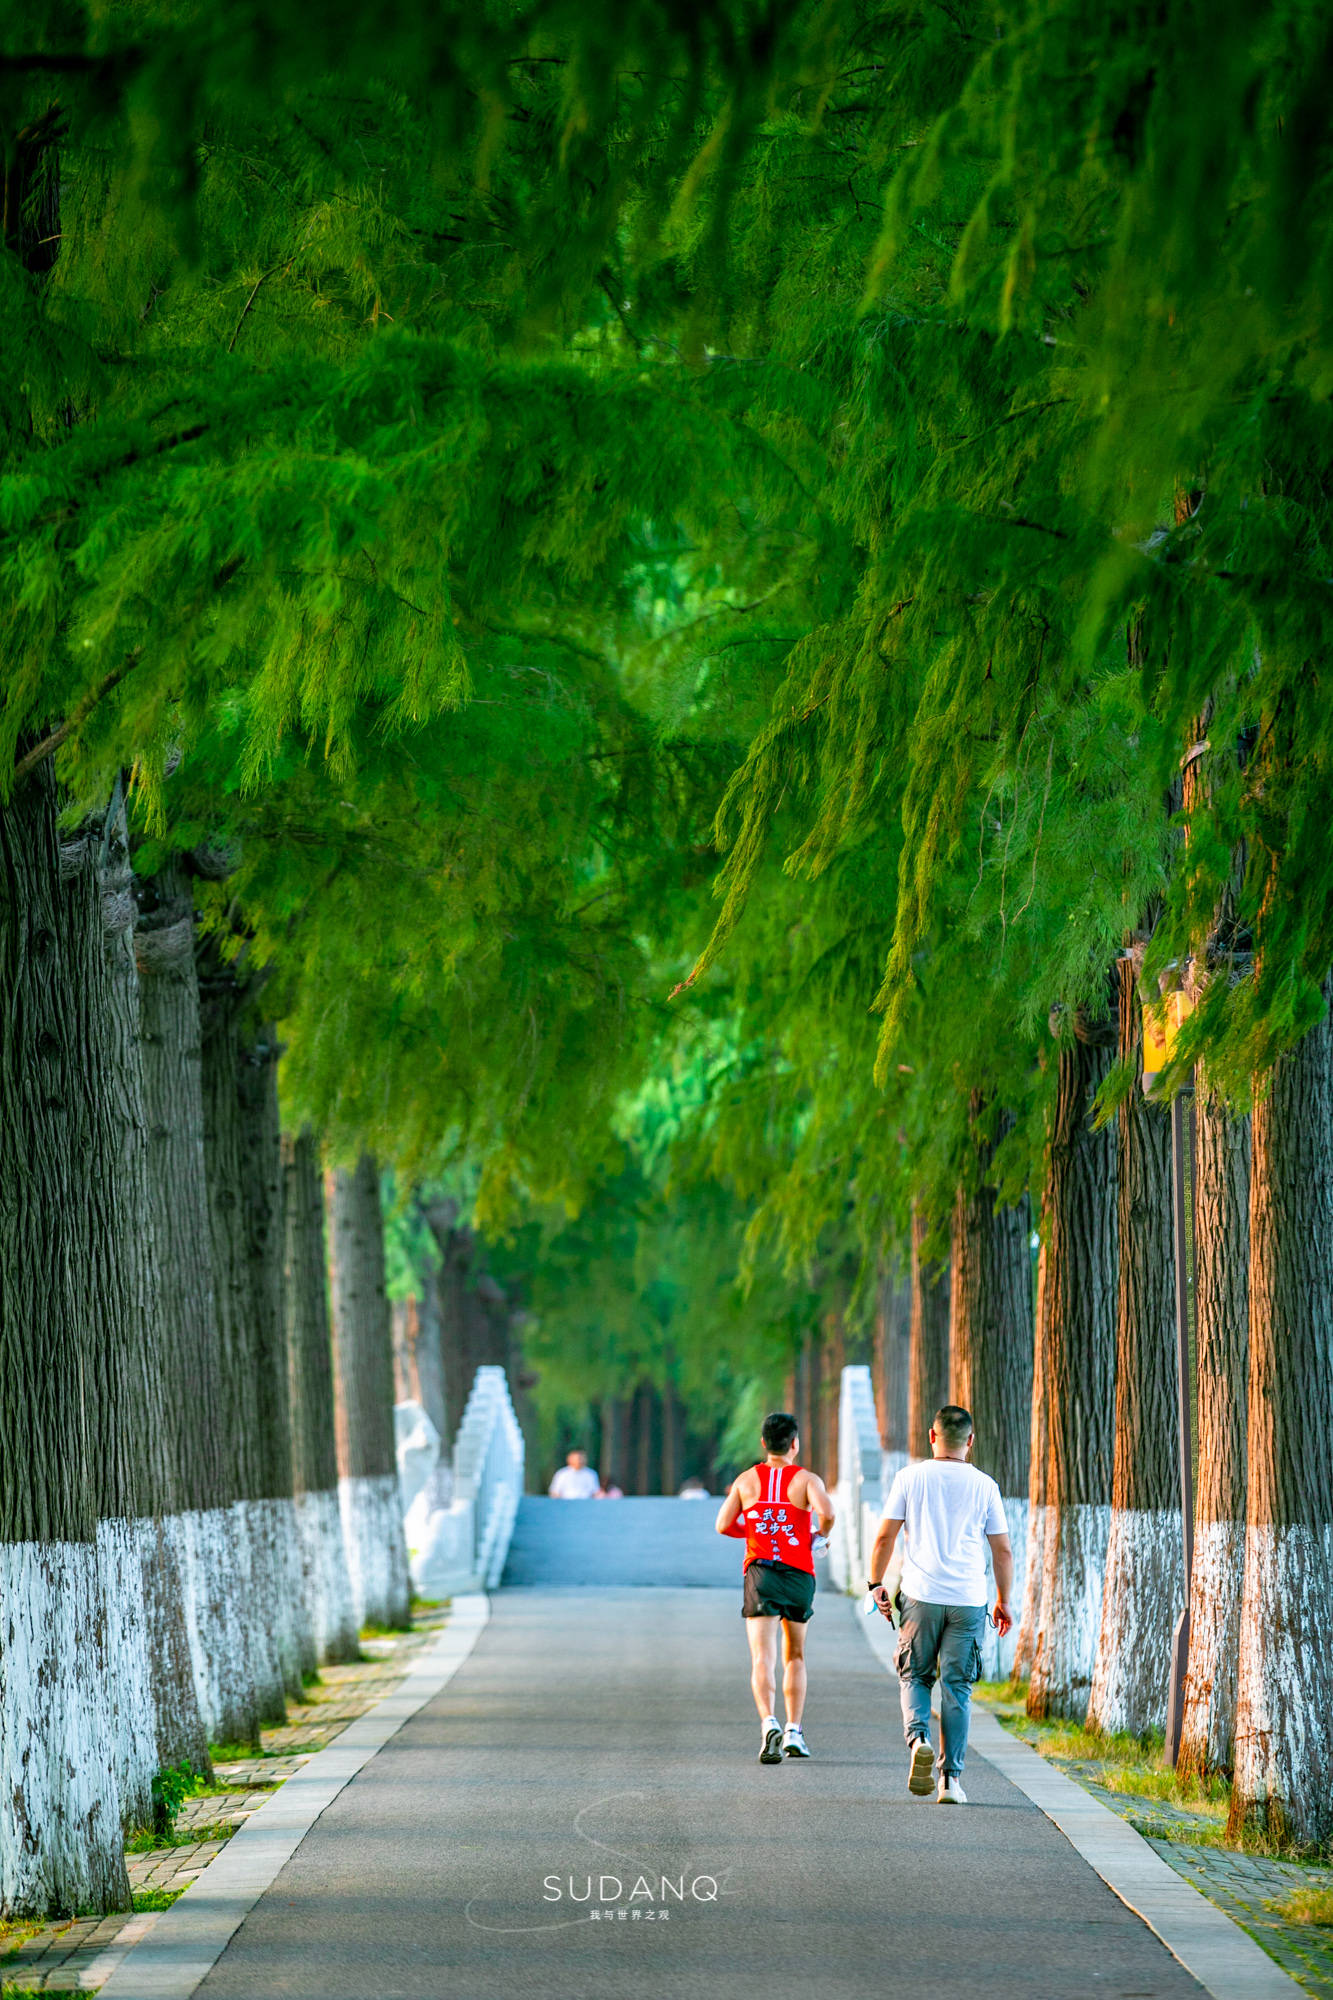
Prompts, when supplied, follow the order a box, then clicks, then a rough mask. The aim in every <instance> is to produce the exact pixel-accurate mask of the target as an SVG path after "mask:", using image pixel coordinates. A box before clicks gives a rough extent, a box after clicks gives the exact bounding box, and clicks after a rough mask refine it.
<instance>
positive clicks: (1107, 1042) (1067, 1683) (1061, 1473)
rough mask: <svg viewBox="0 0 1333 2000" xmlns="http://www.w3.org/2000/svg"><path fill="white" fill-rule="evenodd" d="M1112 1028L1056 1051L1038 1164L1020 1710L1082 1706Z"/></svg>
mask: <svg viewBox="0 0 1333 2000" xmlns="http://www.w3.org/2000/svg"><path fill="white" fill-rule="evenodd" d="M1113 1043H1114V1035H1113V1033H1110V1032H1107V1031H1106V1030H1105V1029H1103V1028H1102V1027H1100V1026H1099V1025H1098V1024H1088V1023H1085V1022H1083V1021H1080V1022H1079V1024H1078V1032H1077V1033H1076V1035H1075V1037H1074V1039H1073V1041H1072V1042H1071V1044H1070V1045H1069V1046H1067V1047H1064V1048H1062V1049H1061V1051H1060V1056H1059V1076H1058V1084H1057V1090H1056V1102H1055V1112H1054V1117H1053V1120H1052V1127H1051V1137H1050V1145H1049V1163H1048V1169H1047V1200H1048V1203H1049V1232H1050V1233H1049V1238H1048V1241H1047V1246H1046V1297H1045V1302H1044V1303H1045V1311H1044V1319H1045V1325H1044V1328H1043V1347H1044V1349H1045V1361H1046V1423H1047V1438H1048V1450H1049V1454H1050V1463H1049V1468H1048V1475H1047V1476H1048V1482H1049V1483H1048V1487H1047V1506H1048V1510H1049V1511H1048V1512H1047V1515H1046V1520H1045V1526H1044V1534H1043V1549H1042V1592H1041V1608H1040V1611H1039V1613H1038V1619H1037V1630H1036V1643H1035V1647H1034V1657H1033V1662H1032V1677H1031V1680H1030V1681H1029V1683H1028V1713H1029V1714H1030V1715H1033V1716H1044V1715H1065V1716H1077V1717H1078V1719H1079V1720H1080V1721H1081V1720H1082V1719H1083V1717H1084V1715H1085V1714H1086V1713H1087V1707H1088V1696H1089V1694H1090V1693H1091V1689H1092V1668H1093V1662H1094V1659H1095V1657H1096V1652H1097V1635H1098V1630H1099V1627H1100V1623H1101V1608H1102V1580H1103V1577H1104V1574H1105V1567H1106V1542H1107V1535H1108V1533H1109V1531H1110V1525H1111V1472H1112V1456H1113V1446H1114V1396H1115V1301H1116V1144H1115V1133H1114V1131H1113V1130H1111V1129H1110V1128H1103V1129H1102V1130H1101V1131H1094V1130H1093V1126H1092V1111H1093V1098H1094V1097H1095V1095H1096V1092H1097V1089H1098V1087H1099V1085H1100V1084H1101V1083H1102V1081H1103V1079H1104V1078H1105V1076H1106V1075H1107V1073H1108V1071H1109V1069H1110V1066H1111V1058H1112V1054H1113Z"/></svg>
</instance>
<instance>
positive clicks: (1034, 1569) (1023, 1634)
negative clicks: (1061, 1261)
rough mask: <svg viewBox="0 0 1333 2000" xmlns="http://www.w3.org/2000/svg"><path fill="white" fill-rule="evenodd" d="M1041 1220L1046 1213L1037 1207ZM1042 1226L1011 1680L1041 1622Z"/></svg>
mask: <svg viewBox="0 0 1333 2000" xmlns="http://www.w3.org/2000/svg"><path fill="white" fill-rule="evenodd" d="M1042 1220H1043V1225H1044V1224H1045V1222H1046V1214H1045V1212H1043V1218H1042ZM1047 1234H1048V1231H1047V1229H1046V1227H1045V1226H1043V1228H1042V1230H1041V1232H1040V1235H1041V1242H1040V1246H1039V1248H1038V1250H1037V1299H1036V1312H1035V1328H1034V1340H1033V1354H1032V1415H1031V1419H1030V1422H1029V1427H1028V1433H1029V1445H1028V1502H1027V1514H1026V1522H1027V1550H1026V1560H1025V1562H1024V1566H1023V1597H1022V1606H1023V1608H1022V1612H1021V1614H1020V1617H1019V1621H1018V1631H1017V1633H1016V1634H1015V1640H1014V1656H1013V1659H1012V1660H1011V1662H1010V1665H1009V1672H1010V1675H1011V1676H1012V1678H1013V1680H1014V1681H1015V1682H1017V1681H1020V1680H1026V1679H1027V1678H1028V1676H1029V1675H1030V1674H1031V1672H1032V1662H1033V1659H1034V1657H1035V1655H1036V1650H1037V1627H1038V1625H1039V1624H1040V1622H1041V1591H1042V1579H1043V1576H1044V1573H1045V1551H1046V1522H1047V1518H1048V1516H1049V1513H1050V1507H1049V1500H1048V1487H1047V1474H1048V1471H1049V1469H1050V1432H1049V1427H1048V1425H1047V1421H1046V1398H1047V1382H1046V1376H1047V1367H1046V1340H1045V1332H1044V1329H1045V1324H1046V1237H1047Z"/></svg>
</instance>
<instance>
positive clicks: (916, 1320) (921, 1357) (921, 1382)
mask: <svg viewBox="0 0 1333 2000" xmlns="http://www.w3.org/2000/svg"><path fill="white" fill-rule="evenodd" d="M926 1235H927V1229H926V1223H925V1218H924V1216H923V1215H922V1212H921V1209H920V1206H919V1205H918V1204H914V1205H913V1208H912V1325H911V1352H910V1357H909V1362H908V1393H907V1449H908V1451H909V1452H910V1453H911V1455H912V1457H913V1458H929V1457H930V1427H931V1425H932V1424H933V1423H934V1421H935V1412H936V1410H938V1409H939V1408H940V1407H941V1405H942V1404H944V1403H945V1402H947V1401H948V1397H949V1270H948V1266H947V1265H938V1264H932V1263H931V1262H930V1261H929V1260H928V1259H927V1258H926V1256H925V1254H924V1251H923V1248H922V1246H923V1245H924V1243H925V1240H926Z"/></svg>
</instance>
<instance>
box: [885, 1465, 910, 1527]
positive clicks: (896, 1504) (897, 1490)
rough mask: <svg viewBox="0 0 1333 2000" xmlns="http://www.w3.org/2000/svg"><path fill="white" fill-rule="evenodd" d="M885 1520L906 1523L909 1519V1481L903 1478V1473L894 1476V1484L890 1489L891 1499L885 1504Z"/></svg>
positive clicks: (896, 1473)
mask: <svg viewBox="0 0 1333 2000" xmlns="http://www.w3.org/2000/svg"><path fill="white" fill-rule="evenodd" d="M884 1519H885V1520H886V1521H905V1520H906V1519H907V1481H906V1480H905V1479H904V1478H903V1475H902V1473H901V1471H899V1472H895V1473H894V1475H893V1484H892V1486H890V1488H889V1497H888V1499H887V1500H886V1501H885V1502H884Z"/></svg>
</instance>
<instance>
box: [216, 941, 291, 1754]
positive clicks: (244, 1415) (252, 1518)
mask: <svg viewBox="0 0 1333 2000" xmlns="http://www.w3.org/2000/svg"><path fill="white" fill-rule="evenodd" d="M247 997H248V994H247V986H246V984H245V983H244V982H243V981H242V980H241V979H240V978H239V977H238V976H237V974H236V972H235V970H234V969H233V968H232V967H231V966H229V965H226V964H224V963H223V962H222V959H221V957H220V955H219V953H218V950H217V947H216V945H215V944H213V943H212V941H211V940H209V941H206V942H205V944H204V946H203V950H202V954H201V959H200V977H199V1001H200V1018H201V1023H202V1029H203V1041H202V1049H203V1057H202V1065H201V1068H202V1076H203V1100H204V1162H205V1168H206V1172H207V1181H208V1215H209V1234H210V1239H211V1243H212V1256H213V1287H214V1296H215V1298H216V1301H217V1323H218V1352H219V1356H220V1361H221V1367H220V1371H219V1372H220V1378H221V1391H222V1394H221V1428H222V1438H223V1449H224V1451H225V1453H226V1463H227V1472H226V1481H227V1484H228V1486H229V1487H230V1488H231V1490H232V1492H233V1493H234V1494H235V1495H236V1511H237V1516H238V1521H239V1525H240V1529H241V1533H240V1536H239V1548H238V1554H239V1556H240V1560H241V1565H242V1571H243V1573H242V1575H241V1577H240V1578H239V1579H238V1582H239V1586H240V1590H241V1593H242V1602H243V1603H244V1604H245V1606H246V1616H245V1635H246V1640H247V1643H248V1646H249V1650H250V1667H249V1671H250V1676H251V1679H252V1682H253V1685H254V1691H255V1700H256V1703H257V1706H258V1712H259V1716H260V1719H261V1720H262V1721H264V1722H270V1723H276V1724H278V1725H281V1724H282V1723H283V1722H285V1721H286V1717H287V1709H286V1701H285V1694H286V1688H287V1682H286V1679H285V1674H284V1667H285V1664H286V1662H285V1660H284V1655H283V1652H282V1651H281V1650H280V1635H281V1634H282V1631H283V1626H284V1617H283V1610H282V1607H281V1605H280V1603H279V1591H280V1588H281V1583H282V1577H281V1573H280V1571H279V1568H278V1564H277V1561H276V1559H275V1551H274V1548H273V1540H272V1527H271V1521H270V1518H269V1514H268V1511H267V1509H266V1508H265V1505H264V1502H265V1499H266V1497H267V1495H266V1486H267V1482H268V1477H269V1462H268V1449H267V1447H268V1441H269V1440H268V1426H269V1423H270V1422H271V1415H272V1412H271V1397H272V1390H271V1385H270V1383H269V1381H268V1379H267V1375H268V1371H269V1370H270V1369H271V1366H272V1361H273V1356H272V1354H271V1353H266V1352H265V1351H264V1347H263V1344H262V1334H263V1332H264V1331H266V1330H267V1329H266V1328H264V1327H263V1322H262V1319H261V1314H262V1312H263V1300H262V1298H258V1299H257V1298H256V1294H255V1286H254V1274H253V1270H252V1261H251V1227H252V1216H251V1197H250V1193H249V1189H248V1186H247V1172H248V1169H249V1166H250V1160H249V1152H250V1136H251V1135H250V1129H249V1127H250V1119H249V1117H248V1116H247V1112H248V1110H249V1107H248V1105H245V1104H244V1103H243V1098H242V1090H243V1081H242V1078H243V1069H244V1067H245V1066H246V1065H247V1063H248V1060H249V1057H248V1048H247V1037H248V1030H249V1023H248V1022H247V1023H245V1024H244V1026H243V1023H242V1019H241V1016H242V1012H243V1010H244V1009H245V1006H246V1001H247ZM260 1199H262V1195H261V1196H257V1197H256V1200H257V1201H258V1200H260ZM299 1687H300V1682H299V1676H298V1681H297V1690H298V1692H299Z"/></svg>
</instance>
